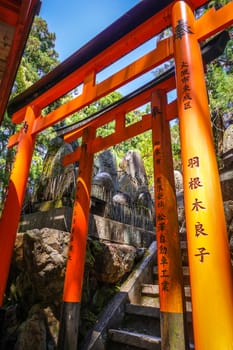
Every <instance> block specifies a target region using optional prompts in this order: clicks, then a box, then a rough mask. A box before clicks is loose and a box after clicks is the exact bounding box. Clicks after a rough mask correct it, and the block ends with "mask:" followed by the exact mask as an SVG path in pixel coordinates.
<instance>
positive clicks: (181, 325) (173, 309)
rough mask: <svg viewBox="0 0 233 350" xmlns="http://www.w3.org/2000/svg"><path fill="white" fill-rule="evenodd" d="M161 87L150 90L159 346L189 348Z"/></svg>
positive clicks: (169, 152) (164, 105)
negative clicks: (153, 90) (159, 314)
mask: <svg viewBox="0 0 233 350" xmlns="http://www.w3.org/2000/svg"><path fill="white" fill-rule="evenodd" d="M166 103H167V102H166V95H165V92H164V91H158V92H157V91H156V92H154V93H153V94H152V142H153V156H154V189H155V208H156V238H157V249H158V250H157V258H158V277H159V297H160V312H161V338H162V340H161V341H162V346H161V349H162V350H177V349H179V350H182V349H183V350H184V349H188V348H189V345H188V343H189V342H188V335H187V332H186V328H187V327H186V317H185V298H184V285H183V273H182V262H181V250H180V240H179V227H178V216H177V206H176V192H175V183H174V172H173V160H172V150H171V137H170V127H169V122H168V121H167V120H166V114H165V108H166Z"/></svg>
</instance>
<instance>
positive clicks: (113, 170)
mask: <svg viewBox="0 0 233 350" xmlns="http://www.w3.org/2000/svg"><path fill="white" fill-rule="evenodd" d="M95 168H96V169H97V174H96V175H95V176H94V179H93V183H95V181H96V180H98V181H99V182H100V180H101V179H102V181H103V185H104V186H105V178H106V181H107V186H108V185H109V183H108V180H107V177H106V174H108V175H109V176H110V178H111V180H112V185H113V188H112V189H113V191H116V190H117V188H118V179H117V173H118V172H117V162H116V157H115V155H114V153H113V152H111V151H110V150H105V151H103V152H101V153H100V154H99V155H98V157H97V159H96V160H95Z"/></svg>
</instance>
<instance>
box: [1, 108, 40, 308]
mask: <svg viewBox="0 0 233 350" xmlns="http://www.w3.org/2000/svg"><path fill="white" fill-rule="evenodd" d="M35 113H36V111H35V110H33V107H31V106H28V107H27V110H26V116H25V120H24V125H23V127H22V130H21V135H20V140H19V143H18V149H17V153H16V156H15V161H14V164H13V170H12V172H11V176H10V181H9V187H8V192H7V196H6V199H5V205H4V209H3V212H2V216H1V220H0V306H2V303H3V298H4V293H5V288H6V283H7V279H8V273H9V268H10V264H11V258H12V253H13V249H14V243H15V238H16V233H17V229H18V224H19V218H20V214H21V210H22V205H23V199H24V193H25V189H26V184H27V179H28V174H29V170H30V164H31V159H32V154H33V150H34V145H35V135H33V136H32V135H31V131H32V127H33V123H34V120H35V118H36V116H37V115H38V113H37V115H36V114H35Z"/></svg>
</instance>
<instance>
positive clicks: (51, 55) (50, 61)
mask: <svg viewBox="0 0 233 350" xmlns="http://www.w3.org/2000/svg"><path fill="white" fill-rule="evenodd" d="M55 39H56V36H55V34H54V33H50V32H49V30H48V26H47V23H46V21H45V20H43V19H42V18H40V17H35V19H34V22H33V25H32V28H31V32H30V35H29V38H28V42H27V45H26V47H25V51H24V54H23V57H22V60H21V63H20V66H19V69H18V72H17V76H16V80H15V83H14V86H13V89H12V94H11V98H14V97H15V96H16V95H18V94H20V93H21V92H23V91H24V90H25V89H27V88H28V87H29V86H31V85H32V84H34V83H35V82H36V81H37V80H39V79H40V78H41V77H42V76H43V75H44V74H47V73H48V72H49V71H51V70H52V69H53V68H54V67H55V66H56V65H57V64H58V63H59V61H58V53H57V52H56V51H55ZM18 128H20V125H18V126H16V125H14V124H12V122H11V119H10V116H9V115H8V114H7V113H6V114H5V116H4V121H3V123H2V126H1V128H0V151H1V158H0V207H1V203H2V201H3V199H4V196H5V192H6V188H7V184H8V179H9V175H10V171H11V167H12V162H13V158H14V150H12V149H10V150H8V149H7V142H8V139H9V137H10V136H11V135H12V134H14V133H15V132H16V131H17V129H18ZM50 134H51V129H50V130H47V131H46V132H45V133H41V134H40V135H39V136H38V138H37V143H36V149H35V152H34V157H33V161H32V166H31V173H30V179H29V183H30V184H32V183H33V182H34V180H35V177H36V176H37V174H38V173H39V171H40V169H41V166H42V158H43V154H44V153H45V149H46V145H47V143H48V142H49V139H50V138H51V136H50Z"/></svg>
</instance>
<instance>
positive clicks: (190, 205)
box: [172, 1, 233, 350]
mask: <svg viewBox="0 0 233 350" xmlns="http://www.w3.org/2000/svg"><path fill="white" fill-rule="evenodd" d="M172 25H173V31H174V50H175V63H176V79H177V95H178V98H177V100H178V113H179V118H180V131H181V134H180V136H181V146H182V161H183V172H184V196H185V197H184V199H185V212H186V225H187V239H188V255H189V265H190V278H191V292H192V308H193V326H194V341H195V349H196V350H207V349H211V350H219V349H229V350H230V349H232V348H233V326H232V325H233V282H232V266H231V261H230V254H229V246H228V240H227V232H226V224H225V216H224V209H223V201H222V195H221V187H220V181H219V175H218V168H217V162H216V156H215V152H214V145H213V138H212V130H211V123H210V113H209V108H208V98H207V91H206V86H205V80H204V79H205V78H204V71H203V64H202V58H201V52H200V47H199V44H198V41H197V38H196V33H195V18H194V14H193V12H192V10H191V9H190V7H189V6H188V5H187V4H186V3H185V1H177V2H176V3H175V5H174V7H173V10H172Z"/></svg>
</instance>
